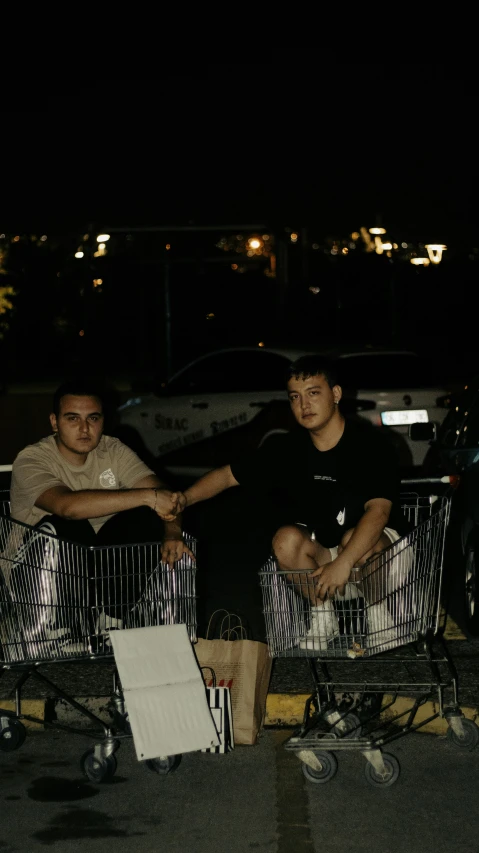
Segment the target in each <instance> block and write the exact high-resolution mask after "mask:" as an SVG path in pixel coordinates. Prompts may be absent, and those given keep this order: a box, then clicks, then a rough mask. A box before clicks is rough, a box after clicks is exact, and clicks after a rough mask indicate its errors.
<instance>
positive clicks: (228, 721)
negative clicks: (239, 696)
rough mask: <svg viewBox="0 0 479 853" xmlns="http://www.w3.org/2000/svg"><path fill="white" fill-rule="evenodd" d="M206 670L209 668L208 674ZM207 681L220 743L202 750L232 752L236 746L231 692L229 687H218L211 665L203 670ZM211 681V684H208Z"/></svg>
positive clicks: (208, 697)
mask: <svg viewBox="0 0 479 853" xmlns="http://www.w3.org/2000/svg"><path fill="white" fill-rule="evenodd" d="M206 670H209V674H208V676H206ZM202 673H203V677H204V678H205V682H206V695H207V699H208V703H209V706H210V711H211V716H212V717H213V721H214V724H215V727H216V732H217V735H218V740H219V744H218V746H210V747H207V748H205V749H202V750H201V751H202V752H216V753H221V752H231V751H232V750H233V749H234V747H235V741H234V734H233V711H232V708H231V693H230V689H229V687H217V686H216V675H215V672H214V670H212V669H211V667H209V666H208V667H205V669H204V670H202ZM208 682H209V685H208Z"/></svg>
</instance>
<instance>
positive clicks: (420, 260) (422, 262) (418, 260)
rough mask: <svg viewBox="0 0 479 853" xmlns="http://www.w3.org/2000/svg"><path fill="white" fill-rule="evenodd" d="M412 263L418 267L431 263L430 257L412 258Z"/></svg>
mask: <svg viewBox="0 0 479 853" xmlns="http://www.w3.org/2000/svg"><path fill="white" fill-rule="evenodd" d="M410 260H411V263H412V264H414V266H416V267H420V266H421V267H428V266H429V264H430V263H431V262H430V260H429V258H411V259H410Z"/></svg>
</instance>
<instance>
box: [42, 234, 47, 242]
mask: <svg viewBox="0 0 479 853" xmlns="http://www.w3.org/2000/svg"><path fill="white" fill-rule="evenodd" d="M40 240H41V241H42V243H44V242H45V240H48V237H47V235H46V234H42V236H41V237H40Z"/></svg>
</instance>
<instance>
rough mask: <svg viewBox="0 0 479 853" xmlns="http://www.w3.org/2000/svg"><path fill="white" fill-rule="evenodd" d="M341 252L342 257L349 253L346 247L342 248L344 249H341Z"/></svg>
mask: <svg viewBox="0 0 479 853" xmlns="http://www.w3.org/2000/svg"><path fill="white" fill-rule="evenodd" d="M341 252H342V254H343V255H347V254H348V252H349V249H348V247H347V246H344V248H343V249H341Z"/></svg>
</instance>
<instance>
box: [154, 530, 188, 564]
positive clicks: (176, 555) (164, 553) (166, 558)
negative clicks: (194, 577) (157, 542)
mask: <svg viewBox="0 0 479 853" xmlns="http://www.w3.org/2000/svg"><path fill="white" fill-rule="evenodd" d="M183 554H188V556H189V557H191V558H192V560H193V562H196V558H195V555H194V554H193V551H190V549H189V548H188V546H187V545H185V543H184V542H183V539H182V538H181V536H178V537H177V536H172V535H171V534H170V535H169V536H168V537H167V538H165V539H164V541H163V546H162V549H161V559H162V561H163V562H164V563H168V566H169V568H170V569H172V568H173V566H174V565H175V563H176V561H177V560H181V558H182V556H183Z"/></svg>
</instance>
